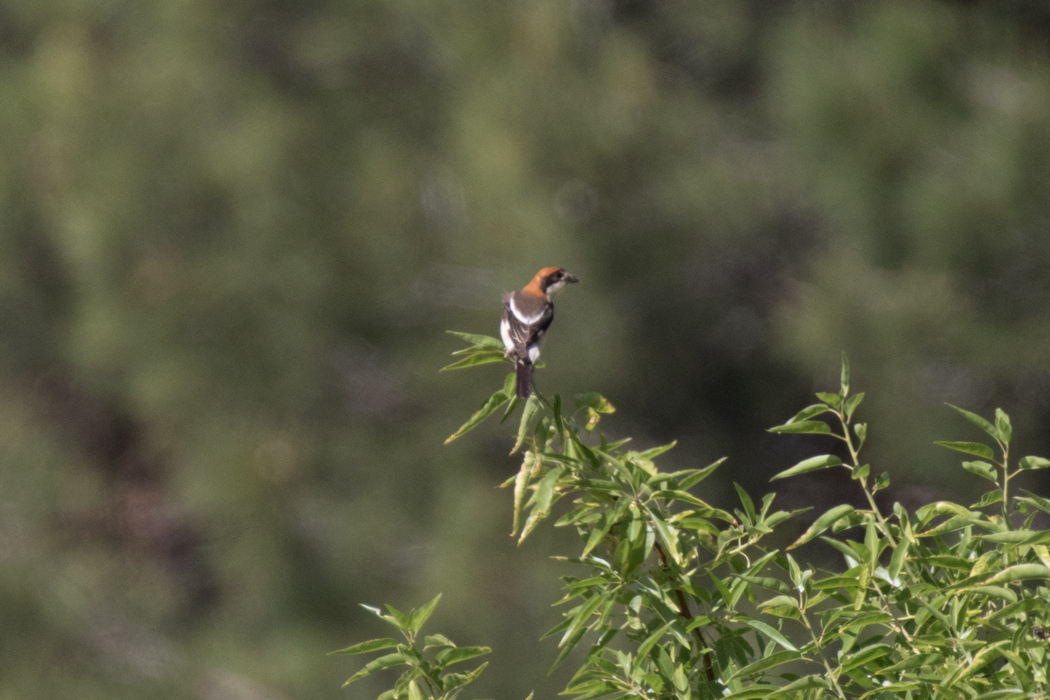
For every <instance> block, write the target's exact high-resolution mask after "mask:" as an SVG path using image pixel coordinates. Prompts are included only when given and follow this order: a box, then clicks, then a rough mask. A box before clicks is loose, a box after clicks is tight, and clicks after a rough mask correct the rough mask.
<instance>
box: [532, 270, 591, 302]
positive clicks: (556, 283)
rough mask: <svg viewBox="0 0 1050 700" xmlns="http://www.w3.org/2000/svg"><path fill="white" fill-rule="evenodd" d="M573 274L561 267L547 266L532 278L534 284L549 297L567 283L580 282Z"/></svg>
mask: <svg viewBox="0 0 1050 700" xmlns="http://www.w3.org/2000/svg"><path fill="white" fill-rule="evenodd" d="M579 281H580V280H579V279H578V278H577V277H576V276H575V275H573V274H571V273H569V272H566V271H565V270H563V269H562V268H560V267H545V268H543V269H542V270H540V271H539V272H537V273H536V276H535V277H533V278H532V284H534V285H535V286H536V287H538V288H539V290H540V291H542V292H543V293H544V294H546V295H547V296H548V297H549V296H552V295H553V294H554V293H555V292H557V291H558V290H559V289H561V288H562V287H564V286H565V285H566V284H571V283H574V282H579Z"/></svg>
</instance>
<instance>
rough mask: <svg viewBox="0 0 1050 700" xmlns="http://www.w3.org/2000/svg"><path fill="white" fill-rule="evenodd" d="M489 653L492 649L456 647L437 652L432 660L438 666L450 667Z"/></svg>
mask: <svg viewBox="0 0 1050 700" xmlns="http://www.w3.org/2000/svg"><path fill="white" fill-rule="evenodd" d="M491 652H492V649H490V648H488V647H456V648H455V649H445V650H444V651H442V652H439V653H438V655H437V656H436V657H435V659H434V660H435V661H436V662H437V663H438V665H440V666H451V665H452V664H458V663H461V662H463V661H469V660H470V659H473V658H476V657H478V656H484V655H485V654H488V653H491Z"/></svg>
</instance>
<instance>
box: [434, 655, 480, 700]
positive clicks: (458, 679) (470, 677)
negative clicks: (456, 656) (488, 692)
mask: <svg viewBox="0 0 1050 700" xmlns="http://www.w3.org/2000/svg"><path fill="white" fill-rule="evenodd" d="M488 665H489V662H488V661H486V662H485V663H483V664H481V665H480V666H478V667H477V668H476V669H474V670H473V671H471V672H470V673H449V674H448V675H446V676H444V677H442V679H441V689H442V690H443V691H444V692H446V693H447V692H448V691H450V690H455V689H456V688H462V687H463V686H465V685H469V684H471V683H473V682H474V681H475V680H476V679H477V677H478V676H480V675H481V672H482V671H484V670H485V669H486V668H487V667H488ZM451 697H455V694H453V695H452V696H451Z"/></svg>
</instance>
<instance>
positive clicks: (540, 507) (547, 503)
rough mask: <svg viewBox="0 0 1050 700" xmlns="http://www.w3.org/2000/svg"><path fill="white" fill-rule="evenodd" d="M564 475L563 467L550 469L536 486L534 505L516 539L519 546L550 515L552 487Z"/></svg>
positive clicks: (552, 495) (552, 497)
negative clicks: (519, 535)
mask: <svg viewBox="0 0 1050 700" xmlns="http://www.w3.org/2000/svg"><path fill="white" fill-rule="evenodd" d="M564 473H565V467H556V468H554V469H551V470H550V471H549V472H547V474H546V475H545V476H544V477H543V478H542V479H541V480H540V483H539V484H538V485H537V486H536V503H535V505H533V507H532V512H531V513H529V517H528V518H526V519H525V527H524V528H522V531H521V537H519V538H518V544H519V545H520V544H521V543H522V542H524V541H525V538H526V537H528V536H529V533H530V532H532V531H533V530H534V529H535V527H536V526H537V525H539V523H540V521H541V520H543V519H544V518H546V517H547V515H548V514H549V513H550V507H551V502H552V501H553V500H554V486H555V484H557V483H558V479H560V478H561V475H562V474H564Z"/></svg>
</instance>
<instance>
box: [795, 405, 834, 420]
mask: <svg viewBox="0 0 1050 700" xmlns="http://www.w3.org/2000/svg"><path fill="white" fill-rule="evenodd" d="M830 410H831V407H830V406H828V405H827V404H826V403H815V404H813V405H812V406H806V407H805V408H803V409H802V410H801V411H799V412H798V413H796V414H795V415H794V416H792V417H791V418H790V419H788V421H787V423H801V422H804V421H808V420H809V419H810V418H816V417H817V416H819V415H821V414H822V413H827V412H828V411H830ZM785 425H786V424H785Z"/></svg>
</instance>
